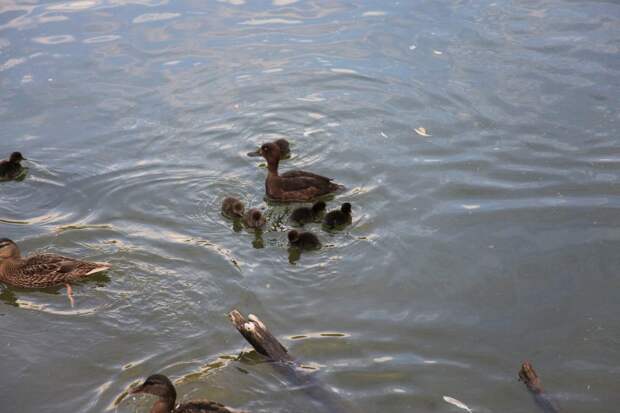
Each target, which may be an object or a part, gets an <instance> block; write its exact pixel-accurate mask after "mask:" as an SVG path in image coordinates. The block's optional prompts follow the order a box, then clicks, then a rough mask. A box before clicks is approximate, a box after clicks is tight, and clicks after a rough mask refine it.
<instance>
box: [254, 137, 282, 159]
mask: <svg viewBox="0 0 620 413" xmlns="http://www.w3.org/2000/svg"><path fill="white" fill-rule="evenodd" d="M272 143H275V144H276V145H278V149H280V156H281V157H282V158H284V157H286V156H288V155H289V153H290V152H291V146H290V144H289V143H288V141H287V140H286V139H284V138H281V139H277V140H275V141H273V142H272ZM261 155H262V153H261V148H258V149H257V150H255V151H253V152H249V153H248V156H261Z"/></svg>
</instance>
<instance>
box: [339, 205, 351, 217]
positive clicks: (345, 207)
mask: <svg viewBox="0 0 620 413" xmlns="http://www.w3.org/2000/svg"><path fill="white" fill-rule="evenodd" d="M340 211H342V213H343V214H347V215H349V214H350V213H351V204H349V203H348V202H345V203H344V204H342V206H341V207H340Z"/></svg>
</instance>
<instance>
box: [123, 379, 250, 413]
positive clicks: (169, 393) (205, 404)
mask: <svg viewBox="0 0 620 413" xmlns="http://www.w3.org/2000/svg"><path fill="white" fill-rule="evenodd" d="M136 393H147V394H152V395H154V396H158V397H159V400H157V401H156V402H155V403H154V404H153V407H151V413H244V412H241V411H239V410H235V409H231V408H229V407H226V406H224V405H223V404H221V403H218V402H212V401H210V400H196V401H191V402H187V403H181V404H179V405H178V406H175V403H176V400H177V392H176V390H175V388H174V384H172V382H171V381H170V379H169V378H168V377H166V376H164V375H163V374H153V375H151V376H149V377H148V378H147V379H146V380H145V381H144V383H142V384H141V385H140V386H138V387H136V388H135V389H132V390H131V391H130V392H129V394H136ZM245 413H247V412H245Z"/></svg>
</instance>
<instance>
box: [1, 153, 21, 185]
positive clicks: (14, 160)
mask: <svg viewBox="0 0 620 413" xmlns="http://www.w3.org/2000/svg"><path fill="white" fill-rule="evenodd" d="M25 160H27V159H26V158H24V157H23V156H22V154H21V153H20V152H13V153H12V154H11V156H10V157H9V160H8V161H7V160H6V159H5V160H2V161H0V179H1V180H9V179H15V178H17V177H18V176H19V174H20V173H21V172H22V165H21V164H20V162H21V161H25Z"/></svg>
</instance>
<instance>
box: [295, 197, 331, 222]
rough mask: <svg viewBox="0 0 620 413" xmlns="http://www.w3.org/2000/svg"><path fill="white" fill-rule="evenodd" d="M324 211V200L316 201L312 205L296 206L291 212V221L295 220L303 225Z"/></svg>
mask: <svg viewBox="0 0 620 413" xmlns="http://www.w3.org/2000/svg"><path fill="white" fill-rule="evenodd" d="M324 211H325V202H323V201H317V202H315V203H314V205H312V207H310V208H309V207H299V208H296V209H295V210H294V211H293V213H292V214H291V221H293V222H296V223H297V224H299V225H304V224H307V223H309V222H313V221H315V220H316V219H318V217H319V216H320V215H321V214H322V213H323V212H324Z"/></svg>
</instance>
